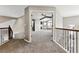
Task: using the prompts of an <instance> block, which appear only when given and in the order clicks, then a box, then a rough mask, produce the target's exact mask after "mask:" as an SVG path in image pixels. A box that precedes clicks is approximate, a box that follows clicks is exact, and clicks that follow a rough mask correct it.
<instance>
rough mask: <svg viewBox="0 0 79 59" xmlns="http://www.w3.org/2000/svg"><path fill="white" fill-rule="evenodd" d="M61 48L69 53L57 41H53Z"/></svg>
mask: <svg viewBox="0 0 79 59" xmlns="http://www.w3.org/2000/svg"><path fill="white" fill-rule="evenodd" d="M53 41H54V42H55V43H56V44H57V45H58V46H59V47H61V48H62V49H63V50H64V51H65V52H66V53H69V52H68V51H67V50H66V49H65V48H63V47H62V46H61V45H60V44H59V43H58V42H56V41H55V40H53Z"/></svg>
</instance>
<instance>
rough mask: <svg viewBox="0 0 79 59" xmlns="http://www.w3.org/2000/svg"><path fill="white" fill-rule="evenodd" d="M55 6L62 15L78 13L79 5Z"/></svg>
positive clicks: (67, 15)
mask: <svg viewBox="0 0 79 59" xmlns="http://www.w3.org/2000/svg"><path fill="white" fill-rule="evenodd" d="M55 7H56V9H57V10H58V11H59V12H60V14H61V16H63V17H69V16H76V15H79V5H56V6H55Z"/></svg>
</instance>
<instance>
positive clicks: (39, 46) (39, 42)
mask: <svg viewBox="0 0 79 59" xmlns="http://www.w3.org/2000/svg"><path fill="white" fill-rule="evenodd" d="M51 40H52V37H51V32H50V31H40V32H32V43H30V44H27V43H26V42H25V41H24V40H23V39H22V40H18V39H16V40H11V41H9V42H8V43H6V44H4V45H2V46H0V52H2V53H3V52H6V53H65V51H64V50H63V49H62V48H60V47H59V46H58V45H57V44H56V43H55V42H53V41H51Z"/></svg>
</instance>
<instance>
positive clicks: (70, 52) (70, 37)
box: [70, 31, 72, 53]
mask: <svg viewBox="0 0 79 59" xmlns="http://www.w3.org/2000/svg"><path fill="white" fill-rule="evenodd" d="M71 39H72V38H71V31H70V53H71Z"/></svg>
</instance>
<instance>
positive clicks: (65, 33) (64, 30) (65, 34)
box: [64, 30, 67, 49]
mask: <svg viewBox="0 0 79 59" xmlns="http://www.w3.org/2000/svg"><path fill="white" fill-rule="evenodd" d="M64 31H65V49H66V48H67V47H66V30H64Z"/></svg>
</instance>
